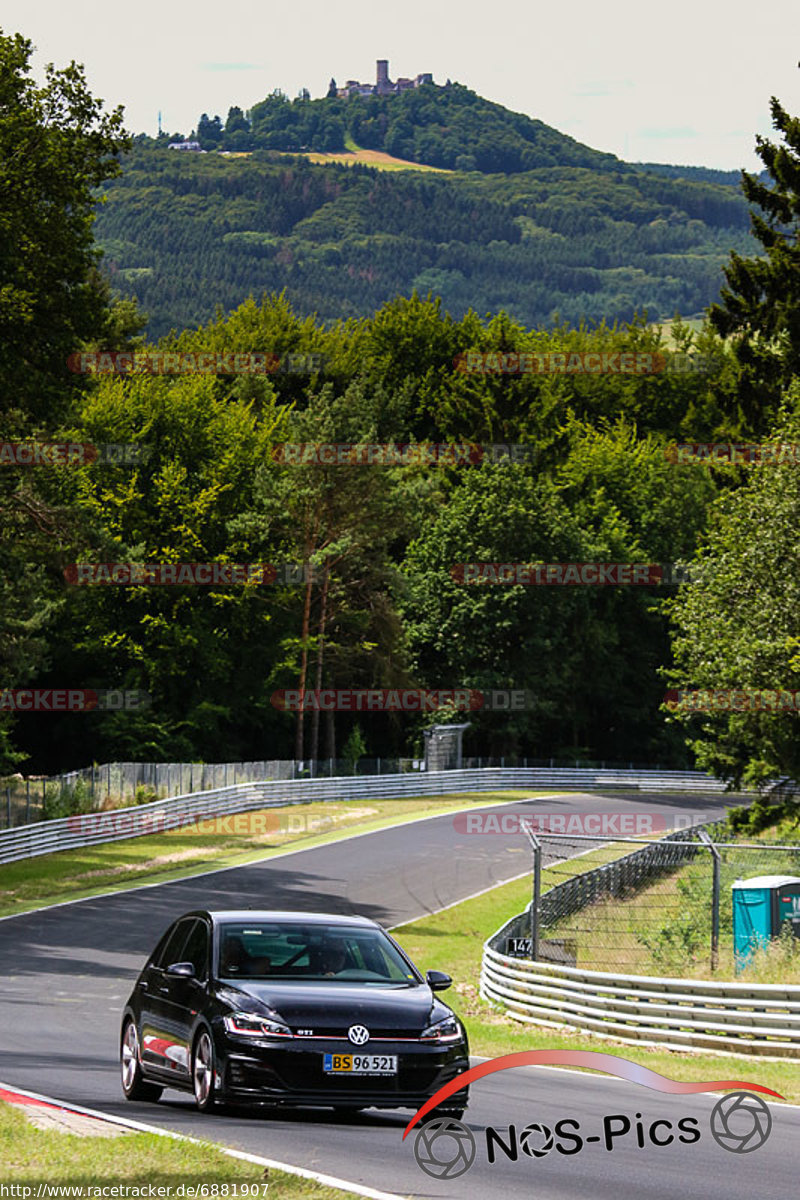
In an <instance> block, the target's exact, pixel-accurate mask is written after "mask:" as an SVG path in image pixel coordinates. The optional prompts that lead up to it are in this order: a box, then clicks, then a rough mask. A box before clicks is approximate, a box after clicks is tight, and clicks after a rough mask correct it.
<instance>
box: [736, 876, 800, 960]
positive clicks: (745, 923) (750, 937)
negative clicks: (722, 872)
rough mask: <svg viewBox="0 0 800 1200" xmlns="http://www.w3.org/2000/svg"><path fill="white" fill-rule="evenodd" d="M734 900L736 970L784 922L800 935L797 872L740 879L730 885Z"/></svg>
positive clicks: (771, 936)
mask: <svg viewBox="0 0 800 1200" xmlns="http://www.w3.org/2000/svg"><path fill="white" fill-rule="evenodd" d="M731 899H732V901H733V953H734V955H735V957H736V966H737V970H741V969H742V967H744V966H746V964H747V961H748V959H750V958H751V957H752V955H753V952H754V951H755V950H756V949H757V948H758V947H759V946H766V945H767V943H768V942H769V941H770V939H771V938H774V937H777V936H778V934H779V933H780V928H781V925H782V924H783V923H784V921H790V922H791V924H792V931H793V933H794V935H795V937H800V879H798V878H797V876H795V875H757V876H755V877H754V878H753V879H737V880H736V882H735V883H734V884H733V886H732V888H731Z"/></svg>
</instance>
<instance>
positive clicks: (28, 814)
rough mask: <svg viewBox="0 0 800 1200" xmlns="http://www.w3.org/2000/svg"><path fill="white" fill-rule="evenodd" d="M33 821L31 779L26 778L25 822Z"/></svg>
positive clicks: (27, 823)
mask: <svg viewBox="0 0 800 1200" xmlns="http://www.w3.org/2000/svg"><path fill="white" fill-rule="evenodd" d="M30 821H31V781H30V779H26V780H25V824H26V825H30Z"/></svg>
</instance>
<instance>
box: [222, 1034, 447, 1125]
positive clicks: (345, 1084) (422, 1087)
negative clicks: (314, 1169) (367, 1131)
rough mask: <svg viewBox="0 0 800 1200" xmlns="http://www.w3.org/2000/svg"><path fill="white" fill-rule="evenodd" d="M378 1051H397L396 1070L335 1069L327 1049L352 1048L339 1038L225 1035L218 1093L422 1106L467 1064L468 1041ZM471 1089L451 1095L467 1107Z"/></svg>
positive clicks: (248, 1098) (260, 1100) (258, 1099)
mask: <svg viewBox="0 0 800 1200" xmlns="http://www.w3.org/2000/svg"><path fill="white" fill-rule="evenodd" d="M372 1045H374V1052H375V1053H380V1054H393V1055H397V1060H398V1062H397V1066H398V1070H397V1074H396V1075H355V1076H347V1075H346V1074H342V1075H338V1074H337V1075H332V1074H328V1073H326V1072H324V1071H323V1069H322V1063H323V1057H324V1055H325V1054H342V1053H347V1052H348V1051H351V1050H352V1049H353V1047H352V1046H350V1045H349V1043H347V1044H346V1045H344V1044H343V1043H342V1042H341V1041H339V1040H331V1041H329V1040H327V1039H315V1040H313V1041H311V1040H306V1039H303V1038H298V1039H296V1040H293V1041H291V1042H286V1043H282V1044H279V1045H276V1044H275V1043H274V1042H270V1043H263V1044H260V1045H257V1046H254V1045H244V1046H243V1045H241V1043H239V1042H238V1041H234V1039H230V1038H226V1039H225V1043H224V1045H222V1046H220V1047H218V1055H217V1070H218V1072H219V1077H220V1078H219V1083H218V1086H217V1091H218V1094H219V1095H220V1096H221V1098H224V1099H227V1100H229V1101H231V1102H239V1103H250V1104H275V1105H298V1106H300V1105H334V1106H335V1107H337V1108H339V1107H341V1108H347V1107H353V1108H414V1109H416V1108H419V1106H420V1105H421V1104H422V1103H424V1101H425V1100H427V1098H428V1097H429V1096H432V1095H433V1093H434V1092H436V1091H437V1090H438V1089H439V1088H440V1087H442V1085H443V1084H445V1083H449V1082H450V1080H451V1079H454V1078H455V1077H456V1076H457V1075H460V1074H462V1073H463V1072H464V1071H467V1070H468V1069H469V1057H468V1050H467V1047H466V1045H465V1044H464V1043H463V1042H456V1043H453V1044H450V1045H444V1046H436V1045H430V1046H426V1045H424V1044H420V1043H418V1042H413V1043H408V1042H390V1041H382V1042H381V1043H380V1045H378V1044H376V1043H373V1044H372ZM467 1093H468V1089H464V1091H463V1092H458V1093H456V1094H455V1095H454V1096H453V1097H451V1098H450V1099H449V1100H448V1105H450V1106H452V1107H456V1106H458V1107H463V1106H464V1105H465V1104H466V1102H467Z"/></svg>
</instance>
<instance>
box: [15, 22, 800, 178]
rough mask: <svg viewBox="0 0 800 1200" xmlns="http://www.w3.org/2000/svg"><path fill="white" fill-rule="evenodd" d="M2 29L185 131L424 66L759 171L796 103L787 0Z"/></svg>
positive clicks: (591, 127) (149, 125)
mask: <svg viewBox="0 0 800 1200" xmlns="http://www.w3.org/2000/svg"><path fill="white" fill-rule="evenodd" d="M0 19H1V20H2V29H3V32H4V33H6V34H7V33H12V32H20V33H23V34H24V35H25V36H26V37H28V38H30V39H31V41H32V42H33V43H34V45H35V46H36V47H37V54H36V56H35V58H34V62H35V64H36V66H37V75H38V74H39V72H40V69H41V66H42V65H43V64H44V63H46V62H54V63H55V64H56V65H57V66H64V65H66V64H67V63H68V62H69V61H70V60H71V59H75V60H76V61H78V62H81V63H83V64H84V66H85V68H86V74H87V78H88V81H89V85H90V87H91V89H92V91H93V93H94V94H95V95H97V96H100V97H102V99H103V100H104V101H105V102H106V105H107V107H114V106H116V105H117V104H122V105H123V106H124V108H125V115H126V122H127V127H128V129H130V130H131V131H132V132H134V133H139V132H146V133H151V134H154V133H155V132H156V130H157V123H158V112H159V110H161V112H162V114H163V124H164V128H165V130H167V131H169V132H178V131H179V132H182V133H184V134H186V133H188V132H189V131H190V130H191V128H192V127H194V126H195V125H196V123H197V119H198V117H199V115H200V113H201V112H207V113H208V114H209V115H210V116H213V115H214V114H215V113H219V114H220V116H221V117H222V118H223V119H224V118H225V115H226V114H227V111H228V108H229V106H230V105H231V104H238V105H240V106H241V107H242V108H248V107H249V106H250V105H252V104H253V103H255V102H256V101H257V100H260V99H262V98H263V97H264V96H265V95H266V94H267V93H268V92H270V91H272V90H273V89H274V88H276V87H279V88H281V89H282V90H283V91H284V92H286V93H287V94H288V95H289V96H295V95H296V94H297V92H298V91H299V89H300V88H302V87H307V88H308V89H309V90H310V92H311V94H312V96H320V95H324V93H325V91H326V90H327V86H328V81H329V79H330V78H331V76H332V75H333V76H335V77H336V79H337V80H338V81H339V83H342V82H343V81H344V80H345V79H360V80H364V81H367V80H369V81H372V80H373V79H374V77H375V60H376V59H377V58H388V59H389V72H390V75H391V77H392V78H393V79H394V78H396V77H397V76H398V75H409V76H413V75H416V74H417V73H418V72H420V71H432V72H433V77H434V80H435V81H436V82H437V83H444V82H445V80H446V79H447V78H448V77H449V78H450V79H452V80H453V81H458V82H460V83H463V84H466V85H467V86H468V87H471V88H473V89H474V90H475V91H477V92H479V93H480V94H481V95H483V96H486V97H487V98H489V99H491V100H495V101H498V102H499V103H501V104H504V105H506V107H508V108H511V109H514V110H516V111H518V112H524V113H527V114H529V115H530V116H532V117H538V118H539V119H540V120H542V121H545V122H546V123H547V124H548V125H553V126H555V128H556V129H560V130H562V131H563V132H564V133H568V134H570V135H572V136H573V137H575V138H577V139H578V140H580V141H582V142H585V143H587V144H588V145H590V146H594V147H596V148H597V149H600V150H609V151H611V152H612V153H614V154H618V155H620V156H621V157H623V158H625V159H628V160H629V161H634V162H637V161H644V162H648V161H652V162H671V163H681V164H687V163H694V164H699V165H705V166H712V167H722V168H738V167H746V168H747V169H753V168H754V167H756V166H758V165H760V164H759V160H758V159H757V158H756V156H755V153H754V140H755V134H756V133H761V134H764V135H769V134H770V131H771V125H770V119H769V99H770V96H772V95H777V96H778V98H779V99H780V100H781V102H782V103H783V104H784V106H785V107H786V108H788V109H789V110H790V111H791V112H793V113H798V112H800V70H798V66H797V63H798V58H800V4H798V3H797V0H761V2H760V3H759V4H758V5H756V6H753V5H752V4H751V3H748V4H746V5H745V4H744V3H743V0H726V2H724V3H723V2H722V0H671V2H670V3H667V4H659V5H652V4H651V5H646V4H644V3H642V2H641V0H636V2H634V0H604V2H603V3H602V4H595V3H588V2H587V0H571V2H570V3H569V4H566V3H563V2H562V3H552V2H548V3H547V4H541V3H539V2H537V0H493V3H491V4H480V5H478V4H476V3H475V0H437V2H432V0H402V3H398V4H396V5H387V4H382V3H377V2H376V0H340V2H339V3H337V2H335V0H299V2H295V3H293V2H292V0H288V2H287V0H282V2H281V3H280V4H275V3H274V0H259V2H255V0H227V2H226V3H225V4H215V5H211V4H209V3H207V2H206V0H194V2H193V3H191V4H189V3H186V0H166V2H165V0H159V2H156V0H136V2H135V3H126V4H124V5H123V4H120V3H117V2H116V0H102V2H101V0H69V2H68V3H65V2H64V0H4V3H3V10H2V18H0Z"/></svg>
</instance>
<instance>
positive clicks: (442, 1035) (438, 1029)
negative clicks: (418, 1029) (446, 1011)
mask: <svg viewBox="0 0 800 1200" xmlns="http://www.w3.org/2000/svg"><path fill="white" fill-rule="evenodd" d="M460 1039H461V1026H460V1025H459V1023H458V1021H457V1020H456V1018H455V1017H445V1019H444V1020H443V1021H437V1022H436V1024H435V1025H429V1026H428V1028H427V1029H423V1031H422V1033H421V1034H420V1035H419V1040H420V1041H421V1042H457V1041H459V1040H460Z"/></svg>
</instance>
